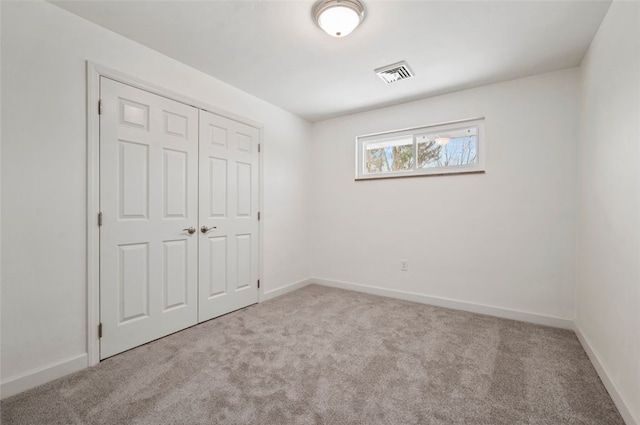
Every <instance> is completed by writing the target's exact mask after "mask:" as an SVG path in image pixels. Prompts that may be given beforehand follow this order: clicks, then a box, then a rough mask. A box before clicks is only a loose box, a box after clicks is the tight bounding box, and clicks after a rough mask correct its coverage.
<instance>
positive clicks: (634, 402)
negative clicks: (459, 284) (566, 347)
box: [576, 1, 640, 424]
mask: <svg viewBox="0 0 640 425" xmlns="http://www.w3.org/2000/svg"><path fill="white" fill-rule="evenodd" d="M581 71H582V75H581V77H582V80H581V92H582V101H581V105H582V108H581V109H582V110H581V131H580V144H579V153H580V155H579V171H580V179H579V195H578V212H579V214H578V225H577V231H578V244H577V248H578V249H577V302H576V304H577V318H576V325H577V330H578V334H579V335H580V336H581V337H582V339H583V344H585V345H586V348H587V352H589V354H591V357H592V360H593V361H594V363H595V364H596V367H599V368H600V372H601V376H602V377H603V381H604V382H605V384H607V385H608V388H609V392H610V393H611V394H612V396H613V397H614V400H615V401H617V404H618V407H619V408H620V411H621V413H623V415H625V419H627V423H629V424H631V423H635V424H640V3H638V2H618V1H614V2H613V4H612V5H611V8H610V9H609V12H608V14H607V16H606V17H605V19H604V21H603V23H602V25H601V27H600V29H599V31H598V34H597V35H596V37H595V38H594V40H593V43H592V45H591V47H590V49H589V51H588V53H587V55H586V56H585V59H584V61H583V63H582V68H581ZM603 374H604V375H603ZM620 401H623V402H624V405H626V407H627V408H625V407H624V405H623V404H621V403H620ZM631 418H633V419H631ZM632 421H635V422H632Z"/></svg>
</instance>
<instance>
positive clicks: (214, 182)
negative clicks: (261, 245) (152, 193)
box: [199, 110, 259, 321]
mask: <svg viewBox="0 0 640 425" xmlns="http://www.w3.org/2000/svg"><path fill="white" fill-rule="evenodd" d="M258 137H259V132H258V129H256V128H254V127H251V126H248V125H246V124H243V123H240V122H237V121H234V120H231V119H228V118H224V117H221V116H219V115H215V114H212V113H210V112H207V111H202V110H201V111H200V225H201V226H202V227H201V231H202V234H201V237H200V262H199V263H200V273H199V283H200V286H199V291H200V297H199V300H200V301H199V304H200V312H199V319H200V321H203V320H207V319H211V318H213V317H217V316H220V315H222V314H225V313H228V312H230V311H233V310H237V309H239V308H242V307H245V306H247V305H249V304H254V303H256V302H258V284H257V283H258V202H259V198H258V177H259V175H258Z"/></svg>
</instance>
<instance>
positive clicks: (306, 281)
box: [260, 279, 312, 302]
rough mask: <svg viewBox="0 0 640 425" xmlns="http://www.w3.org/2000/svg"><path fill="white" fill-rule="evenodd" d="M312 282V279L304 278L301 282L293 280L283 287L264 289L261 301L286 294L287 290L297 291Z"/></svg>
mask: <svg viewBox="0 0 640 425" xmlns="http://www.w3.org/2000/svg"><path fill="white" fill-rule="evenodd" d="M310 283H312V280H311V279H304V280H301V281H299V282H293V283H290V284H288V285H284V286H281V287H279V288H276V289H271V290H269V291H264V293H263V294H262V298H261V299H260V302H262V301H267V300H270V299H272V298H275V297H279V296H280V295H284V294H286V293H287V292H291V291H295V290H296V289H300V288H302V287H303V286H307V285H308V284H310Z"/></svg>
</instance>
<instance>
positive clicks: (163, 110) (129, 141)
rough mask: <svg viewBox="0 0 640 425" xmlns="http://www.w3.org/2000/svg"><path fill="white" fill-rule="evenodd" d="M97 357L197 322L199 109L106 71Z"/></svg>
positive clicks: (101, 168) (101, 157)
mask: <svg viewBox="0 0 640 425" xmlns="http://www.w3.org/2000/svg"><path fill="white" fill-rule="evenodd" d="M101 99H102V105H103V107H102V109H103V112H102V115H101V117H100V210H101V212H102V221H103V222H102V227H101V229H100V320H101V323H102V330H103V335H102V339H101V341H100V357H101V358H105V357H109V356H111V355H113V354H116V353H119V352H122V351H124V350H127V349H129V348H132V347H135V346H138V345H141V344H144V343H146V342H148V341H152V340H154V339H157V338H160V337H162V336H164V335H167V334H170V333H172V332H176V331H178V330H180V329H184V328H186V327H188V326H191V325H194V324H196V323H197V318H198V298H197V295H198V274H197V270H198V262H197V250H198V233H197V232H195V233H193V234H189V232H188V231H187V230H184V229H188V228H189V227H193V228H194V229H195V228H196V226H197V225H198V187H197V181H198V110H197V109H196V108H193V107H191V106H187V105H184V104H182V103H178V102H175V101H172V100H169V99H166V98H163V97H161V96H157V95H154V94H151V93H149V92H146V91H143V90H139V89H136V88H133V87H130V86H127V85H124V84H121V83H118V82H115V81H113V80H109V79H107V78H104V77H101Z"/></svg>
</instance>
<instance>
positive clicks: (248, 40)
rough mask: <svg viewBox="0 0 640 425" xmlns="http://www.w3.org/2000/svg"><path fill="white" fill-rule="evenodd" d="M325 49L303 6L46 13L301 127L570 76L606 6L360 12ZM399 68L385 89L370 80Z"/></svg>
mask: <svg viewBox="0 0 640 425" xmlns="http://www.w3.org/2000/svg"><path fill="white" fill-rule="evenodd" d="M363 1H364V4H365V8H366V12H365V14H366V15H365V19H364V22H363V23H362V24H361V26H360V27H358V28H357V29H356V30H355V31H354V32H353V33H352V34H351V35H349V36H348V37H345V38H333V37H330V36H328V35H326V34H325V33H324V32H322V30H320V29H319V28H318V27H317V25H316V24H315V22H314V21H313V19H312V16H311V8H312V6H313V3H314V1H313V0H309V1H302V0H298V1H55V2H54V4H56V5H58V6H60V7H62V8H64V9H66V10H68V11H70V12H72V13H75V14H77V15H79V16H82V17H84V18H86V19H88V20H90V21H92V22H95V23H96V24H98V25H101V26H103V27H105V28H108V29H110V30H112V31H115V32H117V33H119V34H121V35H123V36H125V37H127V38H129V39H132V40H134V41H137V42H139V43H141V44H144V45H146V46H148V47H150V48H152V49H154V50H156V51H158V52H161V53H164V54H166V55H168V56H170V57H172V58H175V59H177V60H179V61H180V62H183V63H185V64H187V65H189V66H191V67H193V68H196V69H199V70H201V71H203V72H205V73H207V74H209V75H212V76H213V77H215V78H217V79H219V80H222V81H224V82H226V83H228V84H231V85H233V86H235V87H237V88H239V89H241V90H244V91H246V92H248V93H251V94H253V95H254V96H257V97H259V98H262V99H264V100H266V101H268V102H270V103H273V104H275V105H278V106H280V107H282V108H283V109H286V110H288V111H290V112H292V113H294V114H297V115H299V116H301V117H303V118H306V119H308V120H310V121H318V120H322V119H325V118H330V117H334V116H339V115H344V114H348V113H352V112H357V111H363V110H367V109H373V108H376V107H380V106H385V105H391V104H395V103H401V102H405V101H408V100H414V99H418V98H422V97H428V96H433V95H436V94H442V93H446V92H451V91H455V90H459V89H463V88H469V87H476V86H480V85H484V84H489V83H494V82H498V81H504V80H509V79H514V78H519V77H523V76H527V75H532V74H538V73H543V72H548V71H554V70H559V69H564V68H569V67H573V66H577V65H579V64H580V61H581V60H582V57H583V56H584V54H585V52H586V50H587V48H588V47H589V44H590V43H591V40H592V39H593V36H594V35H595V33H596V31H597V30H598V27H599V25H600V23H601V22H602V19H603V17H604V15H605V14H606V12H607V10H608V8H609V5H610V0H607V1H594V0H589V1H574V0H571V1H567V0H562V1H380V0H363ZM401 60H406V61H407V62H408V63H409V66H410V67H411V68H412V70H413V71H414V72H415V74H416V76H415V77H413V78H411V79H408V80H403V81H398V82H396V83H392V84H389V85H386V84H384V83H383V82H382V81H381V80H380V79H379V78H378V77H377V76H376V75H375V73H374V72H373V70H374V69H375V68H379V67H382V66H384V65H389V64H391V63H394V62H398V61H401Z"/></svg>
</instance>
